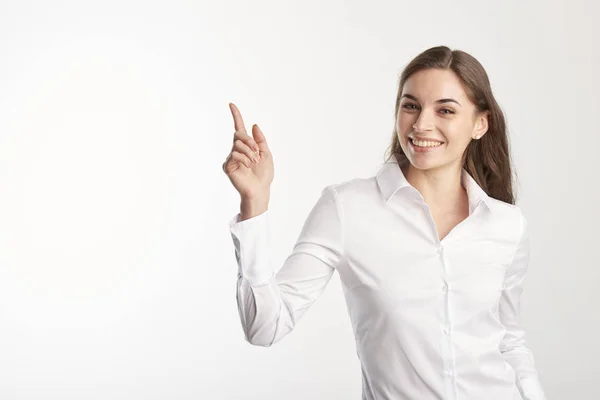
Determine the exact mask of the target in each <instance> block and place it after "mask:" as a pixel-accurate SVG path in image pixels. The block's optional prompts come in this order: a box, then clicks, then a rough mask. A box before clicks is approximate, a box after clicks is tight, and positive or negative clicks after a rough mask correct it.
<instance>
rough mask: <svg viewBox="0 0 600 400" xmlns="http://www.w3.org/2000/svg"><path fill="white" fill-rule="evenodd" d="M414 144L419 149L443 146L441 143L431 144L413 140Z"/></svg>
mask: <svg viewBox="0 0 600 400" xmlns="http://www.w3.org/2000/svg"><path fill="white" fill-rule="evenodd" d="M413 143H414V144H416V145H417V146H419V147H437V146H439V145H441V144H442V143H441V142H430V141H423V140H413Z"/></svg>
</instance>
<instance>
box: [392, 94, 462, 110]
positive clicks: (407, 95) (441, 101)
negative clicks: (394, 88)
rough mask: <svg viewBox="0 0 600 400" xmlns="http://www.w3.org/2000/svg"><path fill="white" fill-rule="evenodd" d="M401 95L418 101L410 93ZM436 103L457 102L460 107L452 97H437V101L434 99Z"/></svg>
mask: <svg viewBox="0 0 600 400" xmlns="http://www.w3.org/2000/svg"><path fill="white" fill-rule="evenodd" d="M402 97H407V98H409V99H411V100H414V101H416V102H418V101H419V100H418V99H417V98H416V97H415V96H413V95H412V94H408V93H405V94H403V95H402ZM402 97H400V98H402ZM436 103H440V104H443V103H456V104H458V105H459V106H461V107H462V105H461V104H460V103H459V102H458V101H456V100H454V99H439V100H438V101H436Z"/></svg>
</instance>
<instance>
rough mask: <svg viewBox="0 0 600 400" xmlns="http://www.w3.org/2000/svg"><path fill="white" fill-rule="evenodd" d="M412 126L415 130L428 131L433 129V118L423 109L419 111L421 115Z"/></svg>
mask: <svg viewBox="0 0 600 400" xmlns="http://www.w3.org/2000/svg"><path fill="white" fill-rule="evenodd" d="M412 127H413V129H414V130H415V132H428V131H431V130H432V129H433V120H432V118H431V117H430V116H429V113H427V112H425V111H424V110H423V111H421V112H420V113H419V116H418V117H417V120H416V121H415V123H414V124H413V126H412Z"/></svg>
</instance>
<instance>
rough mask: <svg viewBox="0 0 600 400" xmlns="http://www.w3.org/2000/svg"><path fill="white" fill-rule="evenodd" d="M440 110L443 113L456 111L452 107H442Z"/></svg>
mask: <svg viewBox="0 0 600 400" xmlns="http://www.w3.org/2000/svg"><path fill="white" fill-rule="evenodd" d="M440 112H441V113H442V114H454V111H452V110H451V109H449V108H442V109H441V110H440Z"/></svg>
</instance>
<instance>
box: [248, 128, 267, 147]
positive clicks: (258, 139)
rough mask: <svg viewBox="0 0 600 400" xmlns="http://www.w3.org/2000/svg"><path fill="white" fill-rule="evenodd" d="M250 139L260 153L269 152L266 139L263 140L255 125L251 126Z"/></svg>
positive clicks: (262, 135)
mask: <svg viewBox="0 0 600 400" xmlns="http://www.w3.org/2000/svg"><path fill="white" fill-rule="evenodd" d="M252 137H253V138H254V141H255V142H256V144H257V145H258V147H259V148H260V150H261V151H267V150H269V146H268V145H267V139H266V138H265V135H264V134H263V131H262V130H261V129H260V128H259V127H258V125H256V124H254V125H252Z"/></svg>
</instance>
